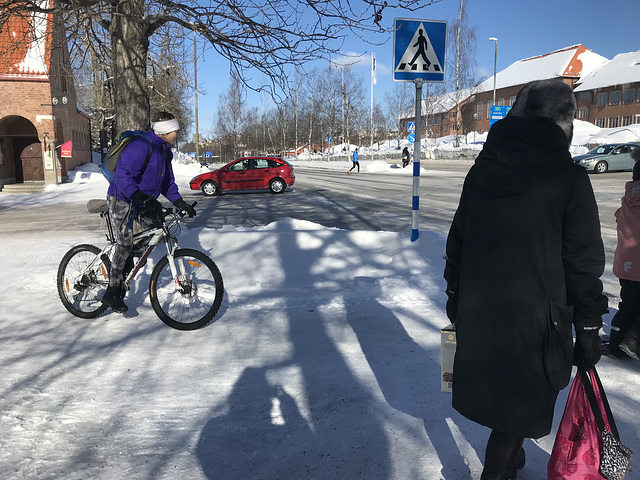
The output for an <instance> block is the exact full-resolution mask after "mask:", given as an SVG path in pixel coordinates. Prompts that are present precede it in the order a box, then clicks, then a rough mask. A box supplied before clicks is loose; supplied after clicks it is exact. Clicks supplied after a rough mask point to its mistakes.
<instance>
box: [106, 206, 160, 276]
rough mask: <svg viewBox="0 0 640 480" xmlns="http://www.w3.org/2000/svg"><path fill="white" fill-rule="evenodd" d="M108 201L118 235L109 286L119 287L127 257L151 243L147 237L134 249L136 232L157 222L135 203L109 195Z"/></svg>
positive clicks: (136, 253)
mask: <svg viewBox="0 0 640 480" xmlns="http://www.w3.org/2000/svg"><path fill="white" fill-rule="evenodd" d="M107 203H108V204H109V216H110V217H111V225H112V226H113V233H114V235H115V237H116V247H115V250H114V253H113V258H112V259H111V268H110V270H109V286H110V287H117V286H120V285H121V284H122V282H123V281H124V278H122V270H123V269H124V265H125V263H126V262H127V258H129V256H130V255H132V254H133V255H134V256H140V255H142V253H144V251H145V249H146V248H147V245H148V244H149V239H148V238H147V239H145V240H143V241H140V242H138V243H136V245H135V249H134V244H133V235H134V233H138V232H140V231H142V230H146V229H148V228H151V227H152V226H154V225H155V224H156V222H155V221H154V218H153V217H151V216H150V215H148V214H147V213H146V212H144V211H143V212H136V211H135V207H134V206H133V205H131V204H130V203H129V202H126V201H124V200H120V199H119V198H114V197H110V196H108V197H107Z"/></svg>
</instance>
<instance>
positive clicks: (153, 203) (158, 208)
mask: <svg viewBox="0 0 640 480" xmlns="http://www.w3.org/2000/svg"><path fill="white" fill-rule="evenodd" d="M131 200H133V201H134V202H136V203H137V204H139V205H140V206H141V207H143V208H144V209H145V210H147V211H148V212H149V213H151V214H152V215H154V216H156V217H158V218H160V219H161V218H162V216H163V211H162V204H161V203H160V202H159V201H158V200H156V199H155V198H153V197H151V196H149V195H147V194H146V193H143V192H141V191H140V190H136V191H135V192H133V195H131Z"/></svg>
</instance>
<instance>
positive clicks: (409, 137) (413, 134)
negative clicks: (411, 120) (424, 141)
mask: <svg viewBox="0 0 640 480" xmlns="http://www.w3.org/2000/svg"><path fill="white" fill-rule="evenodd" d="M407 140H409V143H413V142H415V141H416V134H415V133H410V134H409V136H408V137H407Z"/></svg>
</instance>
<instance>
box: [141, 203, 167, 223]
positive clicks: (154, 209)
mask: <svg viewBox="0 0 640 480" xmlns="http://www.w3.org/2000/svg"><path fill="white" fill-rule="evenodd" d="M145 208H146V209H147V211H148V212H149V213H151V214H152V215H154V216H156V217H158V218H159V219H160V220H162V219H163V218H164V210H163V208H162V204H161V203H160V202H159V201H158V200H156V199H155V198H150V199H149V200H147V203H146V205H145Z"/></svg>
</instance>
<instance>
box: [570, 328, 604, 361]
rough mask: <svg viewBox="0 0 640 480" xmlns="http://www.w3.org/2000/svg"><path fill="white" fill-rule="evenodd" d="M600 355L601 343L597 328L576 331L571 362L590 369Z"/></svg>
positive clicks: (598, 359)
mask: <svg viewBox="0 0 640 480" xmlns="http://www.w3.org/2000/svg"><path fill="white" fill-rule="evenodd" d="M601 356H602V343H601V342H600V335H599V334H598V330H587V331H581V332H576V344H575V346H574V348H573V364H574V365H576V366H578V367H580V368H583V369H584V370H585V371H589V370H591V369H592V368H593V367H594V366H595V365H596V363H598V362H599V361H600V357H601Z"/></svg>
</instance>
